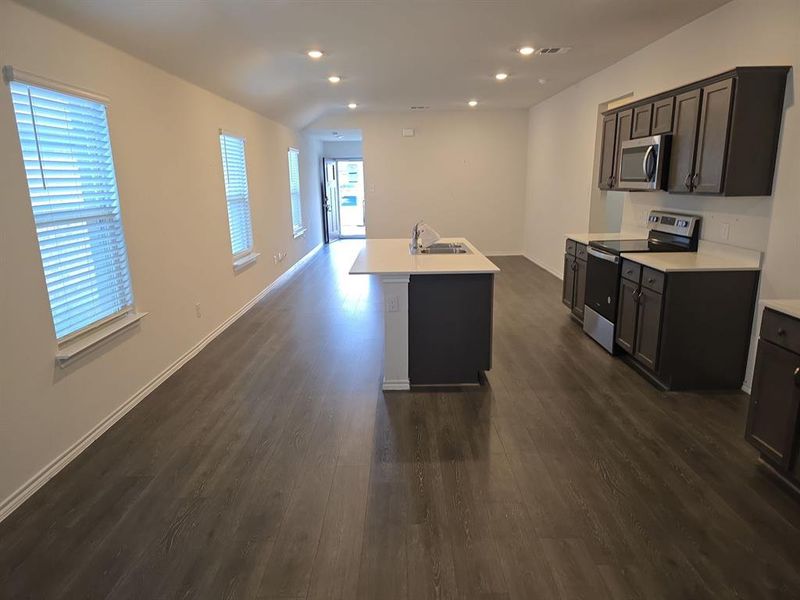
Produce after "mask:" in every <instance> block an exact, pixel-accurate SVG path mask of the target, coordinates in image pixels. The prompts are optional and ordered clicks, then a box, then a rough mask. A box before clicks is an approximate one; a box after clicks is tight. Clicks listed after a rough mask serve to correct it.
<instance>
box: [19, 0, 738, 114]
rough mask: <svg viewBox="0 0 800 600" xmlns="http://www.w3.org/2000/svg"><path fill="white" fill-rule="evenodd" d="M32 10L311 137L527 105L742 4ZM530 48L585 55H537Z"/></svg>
mask: <svg viewBox="0 0 800 600" xmlns="http://www.w3.org/2000/svg"><path fill="white" fill-rule="evenodd" d="M19 1H20V3H21V4H24V5H27V6H30V7H32V8H34V9H36V10H38V11H40V12H42V13H44V14H46V15H49V16H52V17H54V18H56V19H58V20H60V21H63V22H66V23H67V24H69V25H72V26H73V27H75V28H77V29H80V30H82V31H85V32H86V33H88V34H90V35H92V36H94V37H96V38H99V39H101V40H103V41H105V42H107V43H109V44H111V45H113V46H116V47H118V48H121V49H122V50H125V51H127V52H129V53H131V54H133V55H135V56H138V57H140V58H142V59H144V60H146V61H148V62H150V63H153V64H155V65H157V66H159V67H161V68H163V69H165V70H167V71H170V72H171V73H174V74H175V75H178V76H179V77H182V78H184V79H187V80H189V81H192V82H194V83H196V84H198V85H200V86H202V87H204V88H206V89H209V90H211V91H213V92H216V93H218V94H220V95H222V96H224V97H226V98H229V99H231V100H233V101H235V102H238V103H240V104H242V105H244V106H247V107H249V108H251V109H253V110H255V111H257V112H260V113H262V114H264V115H266V116H268V117H271V118H274V119H276V120H278V121H281V122H283V123H285V124H287V125H290V126H293V127H298V128H300V127H304V126H305V125H307V124H309V123H310V122H312V121H313V120H315V119H316V118H318V117H320V116H323V115H325V114H327V113H330V112H333V111H347V110H348V109H347V108H346V107H345V105H346V104H347V103H348V102H351V101H352V102H357V103H358V104H359V109H358V110H365V111H388V110H408V109H409V107H410V106H412V105H424V106H429V107H431V109H433V110H440V109H454V108H455V109H460V108H465V103H466V101H467V100H469V99H470V98H477V99H478V100H479V101H480V106H479V108H494V109H496V108H526V107H529V106H531V105H533V104H536V103H537V102H540V101H542V100H544V99H545V98H548V97H549V96H552V95H553V94H555V93H556V92H558V91H559V90H561V89H563V88H565V87H567V86H569V85H570V84H572V83H574V82H576V81H578V80H580V79H582V78H584V77H586V76H587V75H590V74H592V73H595V72H597V71H599V70H601V69H602V68H604V67H606V66H608V65H610V64H613V63H614V62H616V61H618V60H619V59H621V58H623V57H625V56H627V55H628V54H631V53H632V52H634V51H635V50H637V49H639V48H641V47H643V46H645V45H647V44H648V43H650V42H652V41H654V40H656V39H658V38H660V37H662V36H664V35H665V34H667V33H669V32H670V31H673V30H675V29H677V28H678V27H680V26H682V25H684V24H686V23H688V22H690V21H692V20H694V19H696V18H697V17H699V16H701V15H703V14H706V13H707V12H709V11H711V10H713V9H714V8H717V7H718V6H721V5H722V4H725V2H727V1H728V0H374V1H368V0H262V1H256V0H149V1H143V0H80V1H77V0H19ZM525 44H529V45H532V46H534V47H541V46H572V47H573V50H572V51H571V52H570V53H568V54H564V55H557V56H531V57H528V58H523V57H522V56H520V55H519V54H517V53H516V52H515V48H517V47H519V46H521V45H525ZM316 47H318V48H321V49H323V50H324V51H325V52H326V53H327V55H326V56H325V57H324V58H323V59H321V60H319V61H312V60H310V59H309V58H307V57H306V55H305V52H306V50H308V49H310V48H316ZM653 67H654V68H658V65H654V66H653ZM499 70H504V71H506V72H508V73H509V78H508V80H506V81H505V82H502V83H500V82H497V81H495V80H494V78H493V75H494V73H496V72H497V71H499ZM334 73H335V74H338V75H341V76H342V78H343V79H342V82H341V83H339V84H338V85H335V86H334V85H331V84H330V83H328V82H327V77H328V75H331V74H334ZM542 78H544V79H546V80H547V83H545V84H541V83H539V79H542Z"/></svg>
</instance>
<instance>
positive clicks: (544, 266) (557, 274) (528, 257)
mask: <svg viewBox="0 0 800 600" xmlns="http://www.w3.org/2000/svg"><path fill="white" fill-rule="evenodd" d="M522 256H524V257H525V258H527V259H528V260H529V261H531V262H532V263H533V264H535V265H536V266H537V267H539V268H541V269H544V270H545V271H547V272H548V273H550V274H551V275H553V276H554V277H556V278H557V279H559V280H560V281H563V280H564V274H563V273H561V272H559V271H554V270H553V269H551V268H550V267H548V266H547V265H545V264H543V263H541V262H539V261H538V260H536V259H535V258H533V257H532V256H528V255H527V254H523V255H522Z"/></svg>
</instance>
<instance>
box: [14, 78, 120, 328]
mask: <svg viewBox="0 0 800 600" xmlns="http://www.w3.org/2000/svg"><path fill="white" fill-rule="evenodd" d="M8 72H11V70H9V71H8ZM9 87H10V88H11V98H12V102H13V106H14V115H15V117H16V121H17V129H18V131H19V139H20V145H21V146H22V158H23V161H24V163H25V174H26V176H27V179H28V190H29V193H30V199H31V205H32V207H33V218H34V222H35V225H36V234H37V236H38V238H39V250H40V252H41V256H42V265H43V267H44V275H45V282H46V284H47V293H48V295H49V296H50V310H51V312H52V315H53V325H54V326H55V333H56V338H57V339H58V340H59V342H63V341H65V340H66V339H71V338H73V337H75V336H76V335H78V334H80V333H83V332H84V331H85V330H87V329H88V328H90V327H92V326H95V325H98V324H100V323H104V322H106V321H110V320H112V319H113V318H114V317H117V316H121V315H123V314H125V313H128V312H131V309H132V307H133V292H132V290H131V279H130V273H129V271H128V256H127V252H126V250H125V235H124V233H123V230H122V218H121V216H120V206H119V196H118V193H117V182H116V177H115V174H114V162H113V159H112V156H111V140H110V138H109V133H108V120H107V118H106V105H105V104H103V103H101V102H97V101H93V100H90V99H87V98H85V97H82V96H76V95H72V94H66V93H62V92H59V91H55V90H53V89H50V88H48V87H39V86H37V85H30V84H27V83H24V82H22V81H13V80H12V81H10V82H9Z"/></svg>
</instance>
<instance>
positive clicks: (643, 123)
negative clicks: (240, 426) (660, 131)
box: [631, 104, 653, 138]
mask: <svg viewBox="0 0 800 600" xmlns="http://www.w3.org/2000/svg"><path fill="white" fill-rule="evenodd" d="M652 114H653V105H652V104H646V105H645V106H639V107H637V108H634V109H633V130H632V131H631V137H632V138H640V137H647V136H648V135H650V118H651V116H652Z"/></svg>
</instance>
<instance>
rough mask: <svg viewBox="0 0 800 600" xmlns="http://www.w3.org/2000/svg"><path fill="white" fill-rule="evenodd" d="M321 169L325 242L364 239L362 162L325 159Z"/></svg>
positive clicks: (359, 160)
mask: <svg viewBox="0 0 800 600" xmlns="http://www.w3.org/2000/svg"><path fill="white" fill-rule="evenodd" d="M322 169H323V173H324V176H325V178H324V179H325V181H324V183H323V191H324V196H323V210H324V217H325V231H326V238H327V241H328V242H332V241H334V240H338V239H340V238H363V237H366V217H365V198H364V161H363V160H362V159H360V158H324V159H323V161H322Z"/></svg>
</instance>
